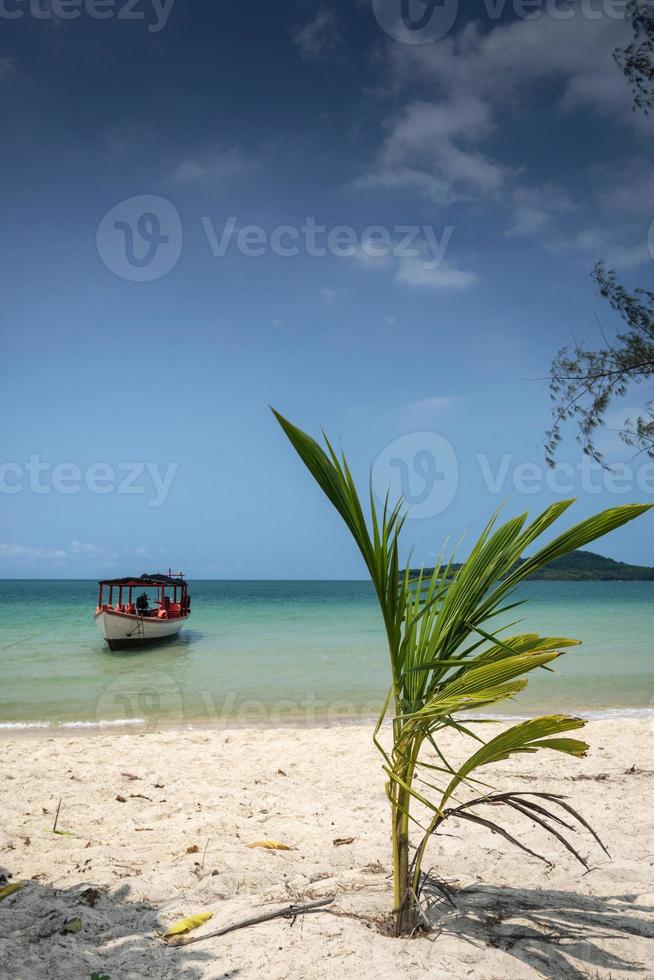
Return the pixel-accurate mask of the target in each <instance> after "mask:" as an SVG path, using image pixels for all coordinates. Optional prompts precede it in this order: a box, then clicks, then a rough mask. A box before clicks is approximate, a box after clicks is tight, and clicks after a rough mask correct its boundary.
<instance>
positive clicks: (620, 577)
mask: <svg viewBox="0 0 654 980" xmlns="http://www.w3.org/2000/svg"><path fill="white" fill-rule="evenodd" d="M529 578H532V579H549V580H550V581H557V582H565V581H586V582H652V581H654V568H650V567H649V566H648V565H629V564H628V563H627V562H625V561H614V560H613V558H605V557H604V555H596V554H595V552H593V551H573V552H571V553H570V554H569V555H564V556H563V557H562V558H556V559H555V560H554V561H553V562H550V564H549V565H547V566H546V567H545V568H543V569H541V571H540V572H536V574H535V575H530V576H529Z"/></svg>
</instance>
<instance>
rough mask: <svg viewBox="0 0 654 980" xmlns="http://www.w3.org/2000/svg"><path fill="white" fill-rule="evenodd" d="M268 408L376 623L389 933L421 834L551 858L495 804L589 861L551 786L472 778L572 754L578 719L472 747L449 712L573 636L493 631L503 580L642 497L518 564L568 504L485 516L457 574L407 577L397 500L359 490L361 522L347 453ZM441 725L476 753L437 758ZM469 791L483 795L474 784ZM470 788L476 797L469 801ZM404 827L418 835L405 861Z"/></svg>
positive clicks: (509, 583) (578, 751)
mask: <svg viewBox="0 0 654 980" xmlns="http://www.w3.org/2000/svg"><path fill="white" fill-rule="evenodd" d="M274 414H275V416H276V418H277V420H278V421H279V423H280V425H281V427H282V428H283V430H284V432H285V433H286V435H287V436H288V438H289V440H290V442H291V443H292V445H293V447H294V448H295V449H296V451H297V453H298V455H299V456H300V458H301V459H302V461H303V462H304V463H305V465H306V466H307V468H308V470H309V471H310V473H311V474H312V475H313V477H314V479H315V480H316V482H317V483H318V484H319V486H320V487H322V489H323V491H324V492H325V494H326V495H327V497H328V498H329V500H330V501H331V502H332V504H333V505H334V507H335V508H336V510H337V511H338V512H339V514H340V515H341V517H342V518H343V520H344V521H345V523H346V525H347V526H348V528H349V530H350V533H351V534H352V536H353V538H354V540H355V541H356V544H357V546H358V548H359V550H360V552H361V554H362V556H363V560H364V562H365V564H366V567H367V569H368V572H369V574H370V578H371V579H372V583H373V586H374V589H375V592H376V595H377V599H378V600H379V606H380V609H381V613H382V617H383V620H384V626H385V630H386V636H387V639H388V652H389V655H390V666H391V687H390V690H389V693H388V697H387V700H386V705H385V707H384V710H383V711H382V714H381V717H380V718H379V721H378V723H377V726H376V728H375V733H374V740H375V744H376V745H377V747H378V749H379V751H380V752H381V754H382V758H383V768H384V771H385V773H386V776H387V777H388V779H387V785H386V789H387V794H388V798H389V801H390V805H391V838H392V846H393V871H394V909H393V914H394V923H395V930H396V932H397V934H398V935H406V934H409V933H412V932H413V931H414V930H415V929H416V927H418V926H419V925H420V922H421V920H423V919H424V914H423V912H422V910H421V905H420V892H421V888H422V885H423V882H424V878H425V876H424V875H423V873H422V862H423V858H424V855H425V850H426V847H427V844H428V842H429V840H430V838H431V837H432V835H433V834H435V833H436V832H437V831H438V829H439V828H440V827H441V825H442V824H443V822H444V821H445V820H447V819H449V818H451V817H455V818H456V819H458V820H463V821H468V822H470V823H474V824H476V825H478V826H483V827H485V828H487V829H489V830H491V831H494V832H495V833H498V834H500V835H501V836H502V837H504V838H505V839H506V840H508V841H510V842H511V843H513V844H514V845H516V846H517V847H519V848H521V849H522V850H524V851H526V852H528V853H529V854H531V855H533V856H535V857H539V858H541V859H542V860H544V861H546V862H547V863H550V862H549V861H548V859H547V858H546V857H544V856H542V855H540V854H536V853H535V852H534V851H533V850H532V849H531V848H529V847H527V846H526V845H525V844H524V843H523V842H522V841H520V840H518V839H517V838H516V837H514V836H513V835H512V834H511V833H509V832H508V831H507V830H506V829H504V828H503V827H502V826H500V824H498V823H497V822H496V817H495V816H494V815H495V813H496V812H497V808H498V807H501V806H504V807H507V808H508V809H509V810H511V811H513V812H514V813H519V814H521V815H522V816H524V817H527V818H529V820H530V821H531V822H532V823H536V824H538V825H539V826H540V827H541V828H543V829H545V830H546V831H547V833H548V834H549V835H550V837H551V838H553V839H554V840H556V841H558V842H559V843H560V844H561V845H562V846H563V847H565V848H566V849H567V850H568V851H570V852H571V853H572V854H573V855H574V856H575V857H576V858H577V859H578V860H579V861H580V862H581V863H582V864H583V865H584V866H586V867H587V865H586V861H585V859H584V858H583V857H582V856H581V855H580V854H579V853H578V851H577V850H576V849H575V847H574V846H573V845H572V844H571V843H570V841H569V839H568V837H567V836H566V834H565V831H566V830H567V831H574V830H576V829H578V827H579V826H581V827H583V828H584V829H586V830H587V831H589V832H590V833H591V834H592V836H593V837H594V838H595V840H596V841H597V843H598V844H599V845H600V846H601V847H604V845H603V844H602V843H601V841H600V840H599V838H598V837H597V835H596V834H595V833H594V831H593V830H592V828H590V827H589V825H588V824H587V823H586V821H585V820H584V819H583V817H581V816H580V815H579V814H578V813H576V811H575V810H573V809H572V807H570V806H569V804H567V803H566V802H565V800H563V799H562V798H560V797H557V796H555V795H553V794H549V793H538V792H532V793H524V792H509V793H507V792H504V793H499V792H493V791H491V790H490V789H488V787H487V784H486V783H485V782H483V781H482V778H480V775H479V772H478V770H481V769H483V767H486V766H488V765H491V764H492V763H495V762H500V761H503V760H505V759H509V758H510V757H511V756H514V755H517V754H519V753H533V752H537V751H540V750H541V749H548V750H551V751H554V752H562V753H565V754H568V755H573V756H582V755H584V754H585V753H586V751H587V749H588V746H587V745H586V743H585V742H582V741H580V740H578V739H576V738H570V737H568V736H567V735H565V736H564V735H563V733H568V732H571V731H575V730H576V729H579V728H582V727H583V725H584V722H583V721H582V720H581V719H580V718H573V717H569V716H567V715H548V716H546V717H542V718H533V719H531V720H529V721H525V722H521V723H519V724H517V725H513V726H512V727H511V728H509V729H507V730H505V731H502V732H501V734H500V735H497V736H496V737H495V738H491V739H490V740H489V741H484V740H483V739H482V738H481V737H480V736H479V735H478V734H477V733H476V732H475V731H473V730H472V727H471V726H472V725H473V724H475V723H481V722H489V721H490V719H478V718H474V719H470V718H468V717H466V719H465V721H463V720H462V719H461V717H460V716H461V715H462V713H465V714H466V715H467V714H468V713H469V712H470V711H471V710H474V709H478V708H482V707H486V706H488V705H496V704H498V703H500V702H501V701H504V700H506V699H507V698H511V697H513V696H514V695H516V694H518V693H519V692H520V691H521V690H523V688H524V687H525V686H526V684H527V679H526V675H527V674H528V673H529V672H530V671H532V670H535V669H536V668H539V667H544V668H547V665H548V664H550V663H551V662H552V661H554V660H555V659H556V658H557V657H559V656H561V655H562V652H563V651H564V650H565V649H566V648H569V647H572V646H575V645H576V644H577V642H578V641H576V640H571V639H567V638H565V637H543V636H538V635H537V634H535V633H522V634H519V635H515V636H503V637H502V638H499V637H498V636H497V635H496V634H494V633H493V632H492V620H493V618H494V617H496V616H499V615H504V614H505V613H507V612H508V610H510V609H512V608H514V607H515V606H517V605H520V603H519V602H516V601H515V600H512V593H513V591H514V589H515V587H516V586H517V585H518V584H519V583H520V582H521V581H522V580H523V579H525V578H527V576H529V575H530V574H531V573H532V572H534V571H536V570H537V569H540V568H542V567H543V565H546V564H547V563H548V562H550V561H553V560H554V559H555V558H559V557H560V556H561V555H564V554H566V553H567V552H570V551H574V550H575V549H577V548H582V547H584V545H587V544H588V543H589V542H591V541H594V540H595V539H596V538H599V537H601V535H603V534H607V533H608V532H609V531H612V530H614V529H615V528H617V527H620V526H621V525H622V524H625V523H627V522H628V521H630V520H632V519H633V518H634V517H638V515H639V514H642V513H643V512H644V511H646V510H647V509H648V505H637V504H633V505H628V506H624V507H614V508H611V509H610V510H605V511H603V512H602V513H600V514H597V515H596V516H594V517H590V518H588V519H587V520H584V521H581V523H579V524H576V525H575V526H574V527H572V528H570V530H568V531H565V532H564V533H563V534H560V535H559V536H558V537H556V538H554V540H552V541H550V542H549V544H546V545H544V546H542V547H540V548H538V550H536V551H535V552H534V553H533V554H532V555H531V556H530V557H528V558H527V559H526V560H524V561H522V562H520V563H519V564H518V559H519V558H522V557H523V555H524V552H525V550H527V549H528V548H530V546H531V545H533V544H534V542H535V541H536V540H537V539H538V538H539V537H540V536H541V535H542V534H543V532H544V531H546V530H547V529H548V528H549V527H550V525H552V524H553V523H554V522H555V521H556V520H557V519H558V518H559V517H561V515H562V514H563V513H564V511H566V510H567V509H568V507H569V506H570V505H571V504H572V503H573V501H572V500H565V501H559V502H557V503H554V504H552V505H551V506H550V507H548V508H547V509H546V510H545V511H543V513H542V514H540V515H539V516H538V517H536V519H535V520H532V521H531V522H529V521H528V515H527V514H523V515H521V516H519V517H514V518H512V519H511V520H509V521H506V523H504V524H499V522H498V515H497V514H495V515H494V516H493V518H492V519H491V520H490V521H489V523H488V524H487V526H486V527H485V529H484V530H483V532H482V534H481V536H480V538H479V540H478V541H477V542H476V544H475V545H474V547H473V548H472V550H471V552H470V555H469V557H468V559H467V560H466V561H465V562H464V563H463V564H462V565H461V566H458V567H457V568H456V570H453V560H452V558H450V559H449V560H444V559H442V558H441V559H440V560H439V561H437V562H436V566H435V567H434V569H433V570H430V571H429V572H428V573H427V572H418V573H415V572H413V571H412V570H411V568H410V565H409V564H407V565H405V566H402V565H401V564H400V557H399V552H400V535H401V532H402V527H403V524H404V521H405V516H406V515H405V514H404V513H403V509H402V501H399V502H398V503H397V504H395V505H394V506H391V505H390V504H389V501H388V498H387V499H386V502H385V504H384V506H383V508H381V510H380V509H379V508H378V507H377V505H376V504H375V500H374V497H373V494H372V490H371V491H370V497H369V518H368V519H366V516H365V514H364V511H363V507H362V504H361V501H360V499H359V496H358V494H357V490H356V487H355V485H354V481H353V479H352V474H351V473H350V470H349V467H348V464H347V460H346V459H345V457H344V456H341V457H340V458H339V457H338V456H337V454H336V453H335V452H334V450H333V448H332V446H331V445H330V443H329V441H328V440H327V439H326V438H325V443H326V449H325V450H323V449H322V448H321V447H320V446H319V445H318V443H317V442H316V441H315V440H314V439H312V438H311V437H310V436H308V435H307V434H306V433H304V432H302V430H301V429H298V428H297V427H296V426H294V425H292V424H291V423H290V422H289V421H287V420H286V419H285V418H283V417H282V416H281V415H279V414H278V413H277V412H275V413H274ZM506 629H508V627H503V628H502V629H500V630H499V632H501V633H504V632H505V631H506ZM390 710H392V715H393V719H392V735H393V737H392V748H391V749H390V751H387V750H386V749H385V748H384V747H383V746H382V744H381V742H380V741H379V738H378V736H379V731H380V727H381V725H382V722H383V721H384V718H385V717H386V714H387V712H388V711H390ZM445 730H448V731H454V732H456V733H458V734H459V735H460V736H461V738H462V739H464V740H468V739H469V740H472V741H473V742H474V746H475V751H474V752H473V754H472V755H471V756H470V757H469V758H467V759H466V760H465V761H464V762H463V763H462V764H460V765H459V766H458V767H456V766H454V765H452V764H451V763H450V762H449V761H448V759H447V758H446V757H445V755H444V753H443V751H442V748H441V746H440V745H439V735H440V734H441V733H442V732H444V731H445ZM424 749H429V750H431V751H430V753H429V759H430V761H429V762H428V761H427V760H426V759H425V758H424V753H423V750H424ZM482 777H483V773H482ZM418 786H420V787H421V788H422V787H430V788H432V789H434V790H436V793H437V796H436V800H435V801H434V800H433V799H431V798H429V797H427V796H426V795H425V793H424V792H422V791H421V789H419V788H418ZM480 787H483V788H484V789H486V790H487V791H486V792H481V791H480ZM471 793H474V794H475V795H474V796H472V797H471ZM415 803H417V804H419V808H418V809H419V811H420V818H421V819H420V821H419V820H418V819H417V818H416V817H415V815H414V812H412V808H413V811H415V809H416V807H415V806H414V804H415ZM491 806H492V807H493V809H492V810H490V808H491ZM489 810H490V812H492V813H493V819H492V820H491V819H489V817H488V815H487V814H488V812H489ZM425 813H427V819H426V820H425V819H424V814H425ZM410 823H413V824H414V825H416V826H418V827H419V828H420V829H421V838H420V840H419V843H418V845H417V846H416V848H415V853H414V855H413V858H412V859H410V852H409V827H410Z"/></svg>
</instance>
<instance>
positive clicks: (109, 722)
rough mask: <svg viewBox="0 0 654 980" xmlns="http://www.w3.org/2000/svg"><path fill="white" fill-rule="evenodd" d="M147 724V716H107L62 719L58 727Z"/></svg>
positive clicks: (120, 726) (116, 726) (115, 726)
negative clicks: (102, 718) (77, 719)
mask: <svg viewBox="0 0 654 980" xmlns="http://www.w3.org/2000/svg"><path fill="white" fill-rule="evenodd" d="M145 724H146V719H145V718H111V719H108V718H107V719H104V720H100V721H62V722H61V723H60V724H59V725H57V728H123V727H124V726H125V725H145Z"/></svg>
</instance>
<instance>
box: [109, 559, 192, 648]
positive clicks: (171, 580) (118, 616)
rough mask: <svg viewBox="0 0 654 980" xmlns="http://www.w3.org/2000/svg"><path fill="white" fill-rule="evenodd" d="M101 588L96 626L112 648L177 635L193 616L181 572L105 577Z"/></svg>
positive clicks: (186, 586)
mask: <svg viewBox="0 0 654 980" xmlns="http://www.w3.org/2000/svg"><path fill="white" fill-rule="evenodd" d="M98 588H99V591H98V605H97V608H96V610H95V617H94V618H95V625H96V626H97V627H98V630H99V631H100V635H101V636H103V637H104V639H105V640H106V641H107V643H108V644H109V647H110V649H112V650H116V649H118V648H119V647H131V646H137V645H139V644H143V643H154V642H156V641H158V640H166V639H169V638H170V637H172V636H177V635H178V633H179V632H180V630H181V628H182V626H183V625H184V622H185V621H186V620H187V619H188V617H189V616H190V615H191V597H190V595H189V593H188V584H187V582H186V580H185V579H184V576H183V575H182V573H181V572H171V571H170V569H169V570H168V574H167V575H161V574H159V573H157V574H155V575H141V576H139V577H138V578H113V579H103V580H102V581H101V582H98Z"/></svg>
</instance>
